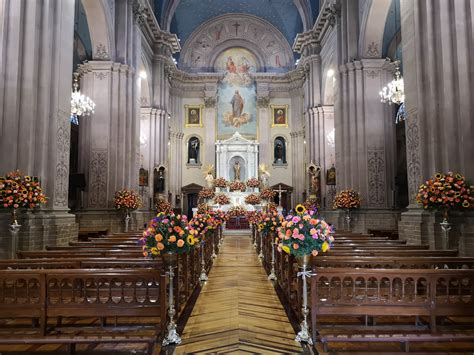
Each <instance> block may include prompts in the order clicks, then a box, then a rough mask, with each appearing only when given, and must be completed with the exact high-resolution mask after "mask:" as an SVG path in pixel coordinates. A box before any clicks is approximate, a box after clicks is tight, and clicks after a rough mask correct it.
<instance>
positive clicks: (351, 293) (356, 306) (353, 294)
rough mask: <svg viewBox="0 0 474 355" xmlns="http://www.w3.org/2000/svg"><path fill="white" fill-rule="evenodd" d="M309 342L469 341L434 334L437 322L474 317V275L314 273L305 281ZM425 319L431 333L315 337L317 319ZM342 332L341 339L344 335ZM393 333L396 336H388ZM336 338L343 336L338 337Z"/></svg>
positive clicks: (376, 271)
mask: <svg viewBox="0 0 474 355" xmlns="http://www.w3.org/2000/svg"><path fill="white" fill-rule="evenodd" d="M310 285H311V287H310V295H311V327H312V337H313V340H314V341H317V340H319V341H321V342H322V343H323V344H324V346H325V351H327V345H328V343H330V342H398V343H403V344H406V346H407V347H408V344H409V343H410V342H420V341H424V342H427V341H445V342H452V341H459V340H461V341H474V335H470V336H466V335H465V334H462V333H461V334H458V335H459V338H458V337H457V335H455V334H451V333H449V334H438V333H437V317H440V316H457V317H461V316H474V270H472V269H470V270H445V269H437V270H433V269H431V270H427V269H404V270H400V269H355V268H350V269H348V268H321V269H316V268H313V276H312V277H311V280H310ZM325 315H331V316H343V317H348V316H354V317H356V316H384V317H387V316H394V317H399V316H413V317H414V316H426V317H429V327H430V333H427V334H423V336H421V337H420V336H419V335H416V334H413V332H412V333H411V334H410V332H407V333H404V334H403V332H402V334H401V332H399V331H396V330H391V331H389V332H388V333H387V332H379V333H377V332H376V331H370V334H363V333H362V334H360V333H359V332H357V331H356V330H355V329H353V328H352V329H351V330H348V331H347V332H343V331H342V330H341V329H340V328H338V329H337V331H336V332H337V334H332V335H324V336H321V337H319V338H318V336H317V333H318V324H317V319H318V317H321V316H325ZM344 333H345V334H344ZM393 333H395V334H397V335H393ZM341 335H345V336H344V337H341Z"/></svg>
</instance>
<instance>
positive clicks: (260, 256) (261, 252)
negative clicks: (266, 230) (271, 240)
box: [258, 232, 265, 261]
mask: <svg viewBox="0 0 474 355" xmlns="http://www.w3.org/2000/svg"><path fill="white" fill-rule="evenodd" d="M259 234H260V253H259V254H258V258H259V259H260V261H263V259H264V258H265V257H264V256H263V236H262V235H263V233H261V232H260V233H259Z"/></svg>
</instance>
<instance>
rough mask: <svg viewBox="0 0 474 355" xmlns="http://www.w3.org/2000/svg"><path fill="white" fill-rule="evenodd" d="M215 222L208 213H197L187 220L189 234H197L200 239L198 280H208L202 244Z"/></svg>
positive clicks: (213, 227) (214, 226)
mask: <svg viewBox="0 0 474 355" xmlns="http://www.w3.org/2000/svg"><path fill="white" fill-rule="evenodd" d="M216 225H217V222H216V220H215V218H214V216H213V215H211V214H210V213H208V212H207V213H198V214H196V215H195V216H193V218H192V219H191V220H190V221H189V224H188V228H189V232H190V234H192V235H194V236H199V238H200V240H201V243H200V244H201V245H200V247H201V274H200V276H199V281H201V282H205V281H207V280H208V277H207V272H206V261H205V259H204V245H205V243H206V242H207V239H208V237H209V232H212V231H213V230H214V229H215V228H216Z"/></svg>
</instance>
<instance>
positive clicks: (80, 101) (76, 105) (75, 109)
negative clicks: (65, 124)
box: [70, 73, 95, 125]
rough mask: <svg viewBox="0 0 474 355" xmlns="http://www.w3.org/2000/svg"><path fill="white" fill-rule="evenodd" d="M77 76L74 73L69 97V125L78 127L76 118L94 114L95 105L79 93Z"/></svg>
mask: <svg viewBox="0 0 474 355" xmlns="http://www.w3.org/2000/svg"><path fill="white" fill-rule="evenodd" d="M78 78H79V74H78V73H74V84H73V86H72V87H73V91H72V95H71V117H70V120H71V123H73V124H76V125H78V124H79V120H78V116H89V115H90V114H91V113H94V109H95V103H94V101H92V100H91V99H90V98H89V97H87V96H85V95H83V94H81V92H80V91H79V79H78Z"/></svg>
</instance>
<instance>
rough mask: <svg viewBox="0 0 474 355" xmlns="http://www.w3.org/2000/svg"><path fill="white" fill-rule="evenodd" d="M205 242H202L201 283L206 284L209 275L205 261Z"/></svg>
mask: <svg viewBox="0 0 474 355" xmlns="http://www.w3.org/2000/svg"><path fill="white" fill-rule="evenodd" d="M205 243H206V242H205V240H204V238H203V240H202V242H201V274H200V275H199V281H200V282H206V281H207V280H208V277H207V273H206V261H205V260H204V245H205Z"/></svg>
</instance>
